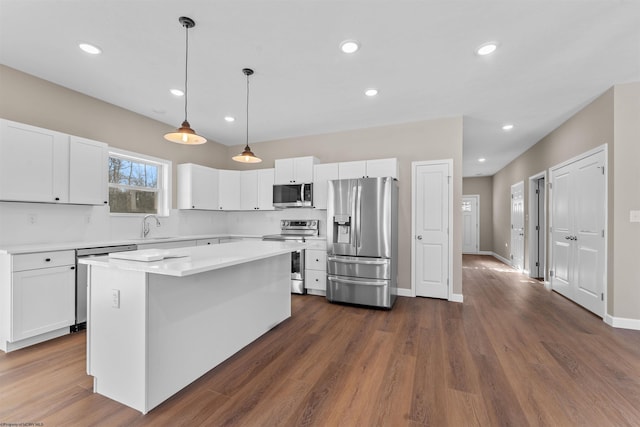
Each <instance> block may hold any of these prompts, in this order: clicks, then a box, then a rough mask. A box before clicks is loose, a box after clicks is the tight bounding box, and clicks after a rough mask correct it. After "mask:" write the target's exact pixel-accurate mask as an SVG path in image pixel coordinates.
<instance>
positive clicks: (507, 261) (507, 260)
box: [491, 252, 512, 267]
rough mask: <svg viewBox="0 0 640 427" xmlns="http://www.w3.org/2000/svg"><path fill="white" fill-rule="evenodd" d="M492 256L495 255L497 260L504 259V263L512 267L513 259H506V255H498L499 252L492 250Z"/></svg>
mask: <svg viewBox="0 0 640 427" xmlns="http://www.w3.org/2000/svg"><path fill="white" fill-rule="evenodd" d="M491 256H493V257H494V258H496V259H497V260H499V261H502V262H503V263H505V264H507V265H508V266H509V267H512V265H511V260H509V259H506V258H504V257H502V256H500V255H498V254H497V253H495V252H491Z"/></svg>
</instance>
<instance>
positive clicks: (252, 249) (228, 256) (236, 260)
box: [79, 241, 304, 277]
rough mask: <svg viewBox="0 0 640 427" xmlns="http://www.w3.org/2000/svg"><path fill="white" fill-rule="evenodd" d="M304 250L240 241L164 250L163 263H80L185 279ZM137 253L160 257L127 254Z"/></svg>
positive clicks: (102, 259) (285, 244) (112, 260)
mask: <svg viewBox="0 0 640 427" xmlns="http://www.w3.org/2000/svg"><path fill="white" fill-rule="evenodd" d="M303 248H304V244H301V243H295V242H263V241H240V242H231V243H225V244H224V245H210V246H195V247H186V248H175V249H163V250H162V252H164V253H166V255H168V256H171V258H166V259H163V260H159V261H131V260H124V259H116V258H110V257H109V256H108V255H105V256H98V257H90V258H82V259H80V260H79V262H80V263H81V264H87V265H94V266H100V267H107V268H116V269H121V270H133V271H142V272H145V273H153V274H160V275H165V276H178V277H183V276H190V275H193V274H198V273H203V272H205V271H211V270H217V269H220V268H225V267H230V266H233V265H237V264H243V263H247V262H251V261H255V260H259V259H263V258H269V257H272V256H276V255H282V254H286V253H290V252H292V251H295V250H298V249H303ZM136 252H138V253H139V254H140V255H141V256H144V255H147V254H150V253H152V252H154V253H157V252H158V249H142V250H139V251H135V252H127V254H135V253H136Z"/></svg>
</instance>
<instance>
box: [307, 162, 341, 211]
mask: <svg viewBox="0 0 640 427" xmlns="http://www.w3.org/2000/svg"><path fill="white" fill-rule="evenodd" d="M333 179H339V175H338V163H323V164H320V165H315V166H314V167H313V206H314V207H315V208H316V209H327V182H329V181H331V180H333Z"/></svg>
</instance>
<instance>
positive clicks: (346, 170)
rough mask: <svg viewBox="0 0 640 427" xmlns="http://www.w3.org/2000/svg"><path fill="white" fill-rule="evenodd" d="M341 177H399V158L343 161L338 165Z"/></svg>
mask: <svg viewBox="0 0 640 427" xmlns="http://www.w3.org/2000/svg"><path fill="white" fill-rule="evenodd" d="M338 174H339V176H340V179H354V178H379V177H385V176H390V177H393V178H396V179H397V178H398V159H396V158H392V159H376V160H359V161H355V162H342V163H340V164H339V165H338Z"/></svg>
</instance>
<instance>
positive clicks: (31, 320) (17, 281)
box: [0, 251, 76, 351]
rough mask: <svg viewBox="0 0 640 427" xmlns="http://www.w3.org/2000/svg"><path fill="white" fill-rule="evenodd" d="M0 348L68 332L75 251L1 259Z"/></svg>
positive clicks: (72, 318)
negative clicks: (0, 319) (0, 326)
mask: <svg viewBox="0 0 640 427" xmlns="http://www.w3.org/2000/svg"><path fill="white" fill-rule="evenodd" d="M2 264H3V268H2V269H0V271H1V273H2V281H1V283H2V285H0V286H1V287H2V290H1V294H2V295H3V301H2V302H1V304H2V305H1V309H0V316H1V317H2V321H1V322H0V324H1V325H2V328H1V329H2V330H1V331H0V349H2V350H3V351H11V350H16V349H18V348H22V347H26V346H28V345H31V344H36V343H38V342H41V341H45V340H47V339H51V338H55V337H57V336H61V335H65V334H68V333H69V326H71V325H73V323H74V322H75V283H76V274H75V252H74V251H54V252H39V253H31V254H20V255H4V256H2Z"/></svg>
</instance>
